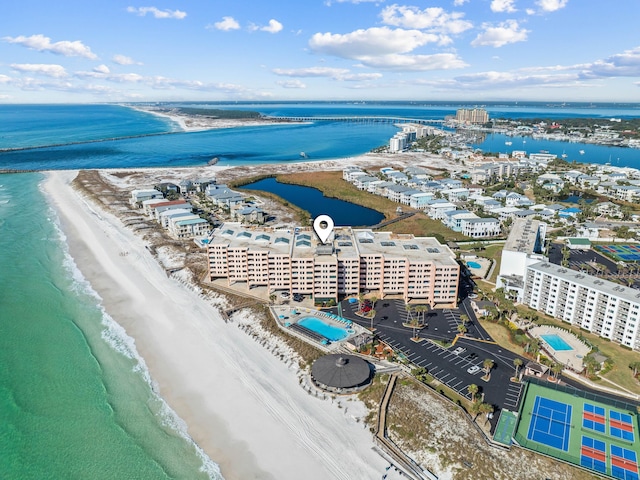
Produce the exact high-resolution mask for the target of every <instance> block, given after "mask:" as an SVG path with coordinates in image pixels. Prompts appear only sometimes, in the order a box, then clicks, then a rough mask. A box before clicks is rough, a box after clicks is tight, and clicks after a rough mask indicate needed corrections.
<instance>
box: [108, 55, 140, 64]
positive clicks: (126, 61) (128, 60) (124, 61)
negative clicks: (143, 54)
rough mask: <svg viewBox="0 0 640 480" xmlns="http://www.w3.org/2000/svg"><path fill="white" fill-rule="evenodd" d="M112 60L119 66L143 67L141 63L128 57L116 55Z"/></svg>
mask: <svg viewBox="0 0 640 480" xmlns="http://www.w3.org/2000/svg"><path fill="white" fill-rule="evenodd" d="M111 60H113V63H117V64H118V65H142V63H140V62H136V61H135V60H134V59H133V58H131V57H127V56H126V55H114V56H113V57H112V58H111Z"/></svg>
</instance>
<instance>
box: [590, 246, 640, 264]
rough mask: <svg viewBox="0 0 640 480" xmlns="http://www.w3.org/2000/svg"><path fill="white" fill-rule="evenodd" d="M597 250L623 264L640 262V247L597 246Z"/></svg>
mask: <svg viewBox="0 0 640 480" xmlns="http://www.w3.org/2000/svg"><path fill="white" fill-rule="evenodd" d="M595 249H596V250H598V251H600V252H602V253H604V254H606V255H608V256H610V257H613V258H614V259H616V260H618V261H620V260H621V261H623V262H638V261H640V245H637V244H633V245H597V246H596V247H595Z"/></svg>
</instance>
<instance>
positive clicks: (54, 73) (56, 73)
mask: <svg viewBox="0 0 640 480" xmlns="http://www.w3.org/2000/svg"><path fill="white" fill-rule="evenodd" d="M11 68H12V69H13V70H15V71H16V72H20V73H34V74H38V75H45V76H47V77H53V78H63V77H66V76H67V72H66V70H65V69H64V67H63V66H62V65H52V64H42V63H14V64H12V65H11Z"/></svg>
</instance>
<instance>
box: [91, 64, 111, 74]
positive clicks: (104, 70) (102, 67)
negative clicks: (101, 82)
mask: <svg viewBox="0 0 640 480" xmlns="http://www.w3.org/2000/svg"><path fill="white" fill-rule="evenodd" d="M93 71H94V72H97V73H105V74H106V73H110V72H111V70H109V67H107V66H106V65H98V66H97V67H93Z"/></svg>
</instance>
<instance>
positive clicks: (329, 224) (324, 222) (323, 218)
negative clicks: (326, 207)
mask: <svg viewBox="0 0 640 480" xmlns="http://www.w3.org/2000/svg"><path fill="white" fill-rule="evenodd" d="M313 229H314V230H315V231H316V235H318V238H319V239H320V241H321V242H322V243H326V242H327V240H328V239H329V236H330V235H331V232H333V219H332V218H331V217H330V216H329V215H318V216H317V217H316V219H315V220H314V221H313Z"/></svg>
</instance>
